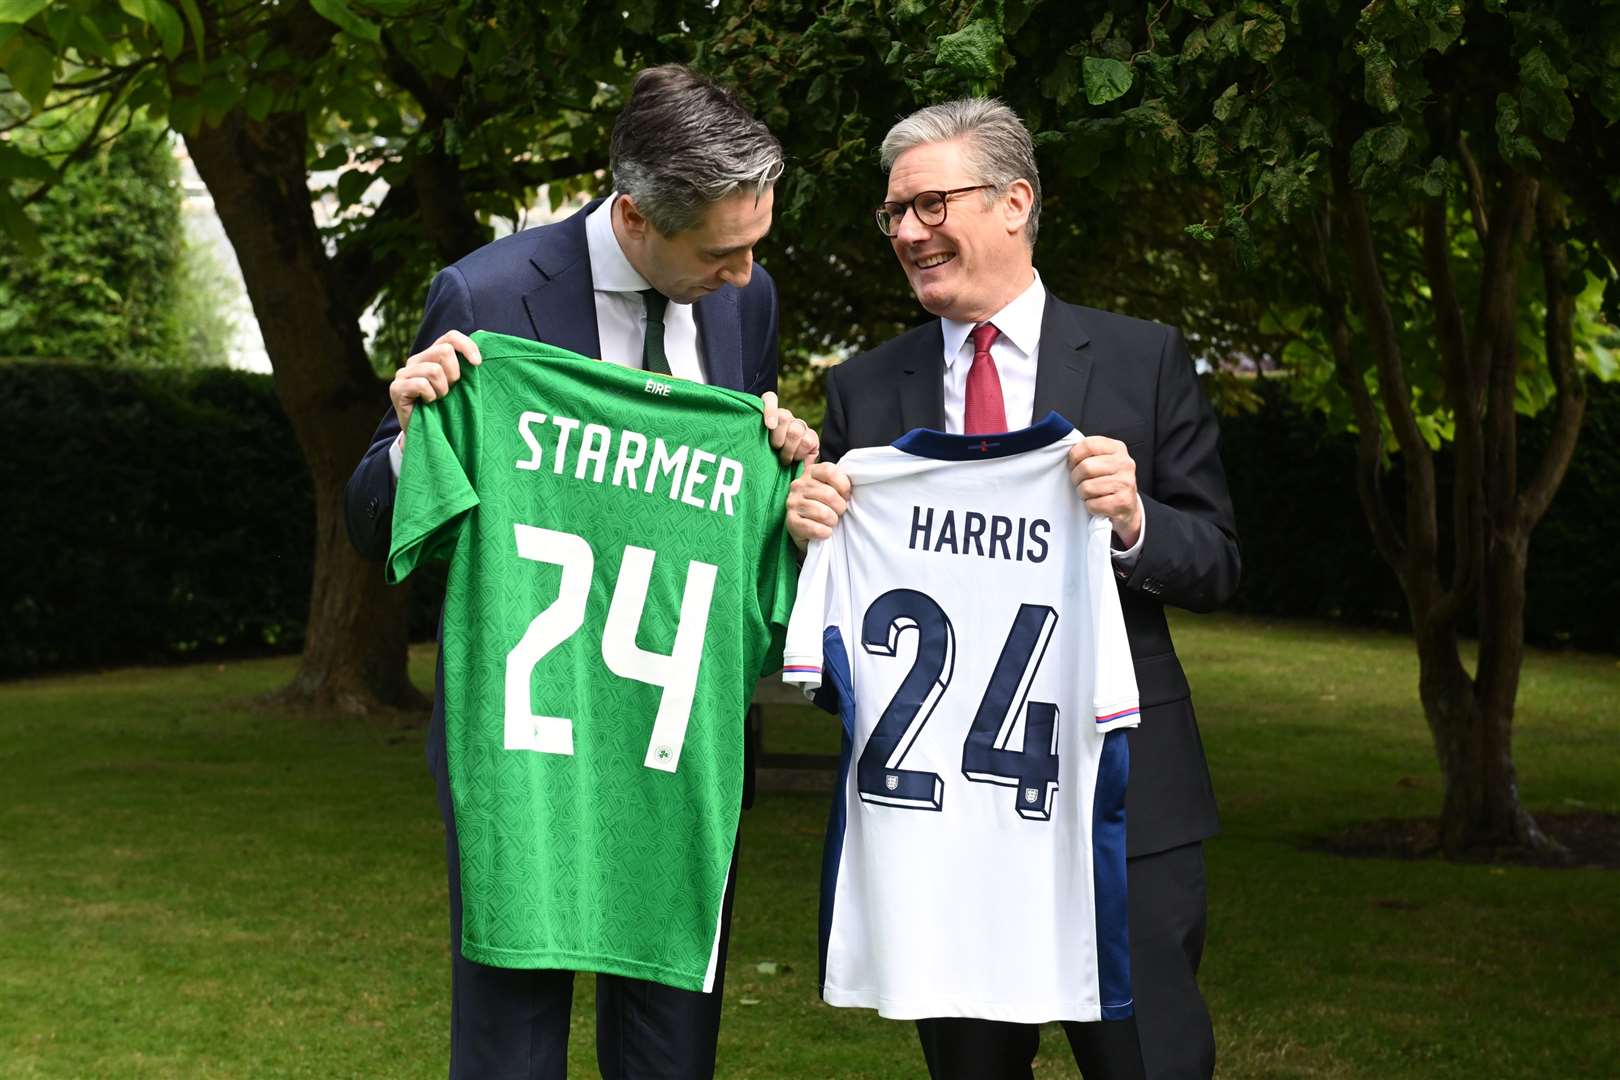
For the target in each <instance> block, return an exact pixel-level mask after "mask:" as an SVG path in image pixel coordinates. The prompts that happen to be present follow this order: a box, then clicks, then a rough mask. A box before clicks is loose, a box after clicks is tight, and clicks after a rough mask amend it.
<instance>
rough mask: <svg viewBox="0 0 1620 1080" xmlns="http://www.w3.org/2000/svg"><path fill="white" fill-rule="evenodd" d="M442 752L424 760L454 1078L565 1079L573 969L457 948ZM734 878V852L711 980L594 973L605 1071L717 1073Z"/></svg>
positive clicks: (693, 1079) (457, 864)
mask: <svg viewBox="0 0 1620 1080" xmlns="http://www.w3.org/2000/svg"><path fill="white" fill-rule="evenodd" d="M443 760H444V759H443V756H442V754H441V755H440V756H439V757H438V758H437V760H435V758H434V756H433V755H432V754H430V755H429V761H430V764H431V766H432V769H433V774H434V776H433V779H434V782H435V785H436V786H437V788H438V792H439V812H440V814H441V816H442V817H443V819H444V839H445V862H446V864H447V866H448V868H449V874H450V1080H564V1078H565V1077H566V1076H567V1073H568V1069H567V1063H568V1024H569V1017H570V1014H571V1012H572V1010H573V995H574V973H573V972H572V971H557V970H530V969H521V970H520V969H513V968H498V967H490V966H489V965H487V964H478V963H474V962H473V961H471V960H468V959H466V958H465V957H463V956H462V955H461V854H460V849H459V848H458V847H457V843H456V825H455V815H454V814H453V813H451V810H450V802H449V799H450V785H449V779H448V776H447V775H445V772H444V767H443V765H442V762H443ZM736 886H737V855H736V853H735V851H734V852H733V854H732V858H731V871H730V874H729V875H728V876H727V878H726V895H725V902H724V905H723V907H722V908H721V914H720V953H719V956H718V958H717V960H716V965H717V966H716V968H715V974H714V990H713V992H711V993H707V994H705V993H702V992H699V991H694V990H681V989H677V988H676V987H673V986H664V985H663V984H661V983H655V982H648V981H646V980H643V979H630V978H626V977H624V976H622V975H597V976H596V1061H597V1066H598V1067H599V1068H600V1070H601V1073H602V1076H603V1077H604V1080H706V1078H708V1077H712V1076H713V1075H714V1047H715V1040H716V1039H717V1038H718V1037H719V1035H720V1000H721V994H722V991H723V990H724V987H725V974H726V945H727V943H728V941H729V939H730V936H731V905H732V899H733V897H734V895H735V892H736Z"/></svg>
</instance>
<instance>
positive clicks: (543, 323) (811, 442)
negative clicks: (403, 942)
mask: <svg viewBox="0 0 1620 1080" xmlns="http://www.w3.org/2000/svg"><path fill="white" fill-rule="evenodd" d="M782 166H783V158H782V148H781V146H780V145H779V144H778V143H777V141H776V139H775V138H774V137H773V136H772V135H771V133H770V132H769V131H768V130H767V129H766V127H765V125H764V124H762V123H760V122H759V121H758V120H755V119H754V118H753V117H752V116H750V115H749V114H748V112H747V111H746V110H745V109H744V108H743V107H742V105H741V104H740V103H739V102H738V101H737V99H736V98H735V97H734V96H733V95H732V94H731V93H730V92H729V91H727V90H725V89H724V88H722V87H719V86H717V85H715V84H714V83H712V82H710V81H709V80H707V79H704V78H702V77H701V76H699V75H697V74H695V73H693V72H691V71H689V70H687V69H686V68H683V67H680V66H677V65H668V66H664V67H656V68H649V69H647V70H645V71H643V72H641V73H640V74H639V75H638V76H637V77H636V79H635V83H634V85H633V87H632V90H631V94H630V99H629V101H628V103H627V104H626V105H625V107H624V109H623V111H622V112H621V113H620V114H619V117H618V120H617V122H616V123H615V124H614V128H613V136H612V144H611V156H610V167H611V169H612V171H613V178H614V191H613V193H612V194H610V195H609V196H608V197H606V198H601V199H597V200H595V201H594V202H591V203H589V204H588V205H587V206H585V207H584V209H582V210H580V211H579V212H578V213H576V214H574V215H573V216H572V217H570V218H568V219H566V220H564V221H561V222H558V223H556V224H552V225H545V226H541V227H539V228H535V229H529V230H526V231H524V232H520V233H517V234H515V235H512V236H508V237H505V238H504V239H501V240H497V241H495V242H494V243H491V244H487V245H485V246H484V247H482V248H479V249H478V250H477V251H474V252H473V253H472V254H470V255H468V256H466V257H465V258H463V259H461V260H460V261H459V262H457V263H455V264H454V265H453V266H449V267H447V268H445V269H444V270H441V271H440V272H439V274H438V276H437V277H435V278H434V279H433V285H432V287H431V289H429V291H428V298H427V307H426V311H425V312H424V314H423V317H422V324H421V328H420V330H419V331H418V333H417V337H416V345H415V348H414V350H413V353H412V355H411V357H410V358H409V359H408V360H406V361H405V363H404V365H403V366H402V367H400V369H399V371H398V372H397V373H396V374H395V376H394V380H393V382H392V384H391V385H390V386H389V398H390V400H391V402H392V404H393V409H392V410H391V411H390V412H389V413H388V415H387V416H385V417H384V418H383V422H382V424H381V426H380V427H378V429H377V432H376V434H375V435H374V436H373V438H372V442H371V448H370V449H369V450H368V451H367V453H366V455H365V457H364V459H363V460H362V461H361V462H360V465H359V466H358V467H357V468H356V470H355V472H354V475H353V477H352V478H351V479H350V481H349V485H348V490H347V493H346V496H347V498H346V504H345V509H346V516H347V520H348V527H349V535H350V537H351V539H352V540H353V542H354V544H355V546H356V547H357V548H358V549H359V550H360V551H361V553H362V554H365V555H367V556H369V557H371V558H376V559H382V558H384V557H386V555H387V553H388V549H389V542H390V529H391V522H392V518H393V507H394V489H395V480H396V478H397V477H398V475H399V468H400V460H401V456H400V455H401V447H402V445H403V441H404V439H405V437H406V434H407V431H408V426H409V424H410V421H411V414H412V411H413V409H414V407H415V406H416V404H417V403H418V402H429V401H434V400H436V399H438V398H440V397H442V396H444V395H445V394H448V393H452V392H454V387H455V385H456V382H457V380H458V379H459V377H460V373H461V365H462V364H463V363H467V364H478V363H480V362H481V359H482V358H481V357H480V356H479V354H478V348H477V346H476V345H475V344H474V342H473V341H472V340H471V339H470V338H469V337H468V336H467V335H468V334H470V333H471V332H473V331H474V330H490V331H495V332H497V333H502V334H510V335H514V336H518V337H526V338H532V339H534V340H537V341H543V342H546V343H548V344H551V345H557V346H560V347H562V348H565V349H569V350H572V351H573V352H576V353H580V354H583V355H585V356H591V357H600V358H601V359H603V360H605V361H608V362H611V363H615V364H621V365H624V366H626V367H631V368H645V369H647V370H649V371H657V372H662V373H665V374H673V375H676V376H679V377H682V378H687V379H694V380H697V381H700V382H706V383H711V384H715V385H720V386H726V387H730V388H732V389H735V390H744V391H747V392H748V393H750V394H754V395H757V396H760V397H762V398H763V399H764V401H765V405H766V408H765V426H766V427H767V428H769V429H770V432H771V434H770V439H771V444H772V445H773V446H774V447H775V448H776V450H777V452H778V454H779V455H780V456H781V458H782V460H783V461H792V460H795V459H798V458H802V457H804V456H805V455H807V454H808V453H810V452H811V451H813V450H814V449H815V445H816V436H815V433H814V432H811V431H808V430H807V429H806V427H805V425H804V423H803V422H802V421H800V420H796V419H795V418H794V417H793V415H792V414H791V413H789V412H788V411H787V410H785V409H781V408H778V407H777V402H776V394H775V389H776V366H777V343H776V335H777V297H776V287H775V285H774V284H773V283H772V281H771V278H770V276H769V275H768V274H766V273H765V271H764V270H763V269H761V268H758V267H755V266H754V254H753V250H754V245H755V244H757V243H759V241H760V240H761V239H762V238H763V237H764V236H765V234H766V232H767V231H768V230H769V229H770V226H771V207H772V200H773V185H774V184H775V182H776V179H777V177H778V176H780V175H781V172H782ZM443 689H444V669H443V666H442V663H441V665H440V668H439V671H438V675H437V686H436V692H435V695H434V704H433V719H432V722H431V725H430V727H429V730H428V745H427V756H428V764H429V767H430V769H431V771H432V773H433V777H434V780H435V784H436V787H437V789H438V799H439V811H440V814H441V816H442V817H443V819H444V826H445V852H446V857H447V859H448V863H449V879H450V952H451V1007H450V1075H451V1077H453V1078H454V1077H488V1076H501V1077H524V1078H532V1080H541V1078H545V1080H552V1078H556V1080H561V1078H562V1077H563V1076H564V1075H566V1054H567V1049H568V1027H569V1012H570V1002H571V996H572V993H573V972H572V971H556V970H517V969H505V968H497V967H490V966H486V965H483V964H479V963H475V962H473V961H471V960H468V959H466V958H465V957H464V956H463V955H462V952H461V940H462V934H461V921H462V902H461V900H462V898H461V875H460V851H459V848H458V844H457V834H456V821H455V815H454V812H453V807H452V802H451V798H450V781H449V775H448V767H447V761H446V751H445V727H444V694H443ZM738 723H739V724H741V723H742V717H738ZM744 767H745V770H747V775H748V776H749V777H750V778H751V775H752V773H751V768H752V767H751V763H749V764H745V766H744ZM751 787H752V785H751V784H749V783H747V782H745V787H744V791H745V795H744V801H745V802H746V801H747V800H748V796H747V794H746V792H747V791H749V790H751ZM735 881H736V860H735V857H733V861H732V867H731V877H730V880H729V881H728V882H727V887H726V894H725V901H724V906H723V908H722V912H721V925H720V937H719V945H718V957H717V961H716V965H717V966H716V976H715V980H714V988H713V991H712V992H711V993H708V994H704V993H698V992H694V991H689V990H681V989H676V988H673V987H669V986H664V985H662V984H659V983H654V982H646V981H642V980H637V979H630V978H626V977H622V976H616V975H599V976H598V977H597V991H596V1012H597V1061H598V1064H599V1065H600V1067H601V1071H602V1075H603V1076H604V1077H621V1078H628V1077H647V1076H660V1077H707V1076H710V1075H712V1074H713V1072H714V1049H715V1040H716V1037H717V1036H718V1033H719V1028H720V1001H721V991H722V988H723V986H724V971H725V949H726V940H727V935H728V930H729V926H730V919H731V901H732V895H733V890H734V887H735Z"/></svg>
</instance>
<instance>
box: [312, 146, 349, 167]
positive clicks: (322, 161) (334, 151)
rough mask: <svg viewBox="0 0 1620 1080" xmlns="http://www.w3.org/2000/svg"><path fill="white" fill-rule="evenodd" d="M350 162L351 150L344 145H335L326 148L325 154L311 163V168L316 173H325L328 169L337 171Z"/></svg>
mask: <svg viewBox="0 0 1620 1080" xmlns="http://www.w3.org/2000/svg"><path fill="white" fill-rule="evenodd" d="M348 160H349V148H348V147H347V146H346V145H344V144H343V143H333V144H332V145H331V146H328V147H327V148H326V152H325V153H323V154H322V155H321V156H320V157H318V158H316V159H315V160H314V161H312V162H310V166H309V167H310V168H311V169H313V170H315V171H316V172H324V171H326V170H327V169H336V168H338V167H340V166H342V165H344V164H346V163H347V162H348Z"/></svg>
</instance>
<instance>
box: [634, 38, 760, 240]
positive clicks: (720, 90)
mask: <svg viewBox="0 0 1620 1080" xmlns="http://www.w3.org/2000/svg"><path fill="white" fill-rule="evenodd" d="M783 165H784V161H783V157H782V144H781V143H779V142H777V141H776V137H775V136H774V135H772V134H771V133H770V130H769V129H768V128H766V126H765V125H764V124H763V123H761V122H760V121H758V120H756V119H754V117H753V116H752V115H750V114H749V112H748V110H747V109H745V108H743V106H742V103H741V102H739V101H738V100H737V98H736V95H734V94H733V93H732V92H731V91H730V90H727V89H725V88H724V87H722V86H718V85H716V84H715V83H713V82H710V81H709V80H708V79H705V78H704V77H703V76H701V75H698V74H697V73H695V72H693V71H691V70H689V69H688V68H685V67H682V66H681V65H679V64H664V65H663V66H661V67H653V68H647V69H646V70H645V71H643V72H641V73H640V74H639V75H637V76H636V81H635V83H634V84H633V85H632V87H631V89H630V100H629V101H628V102H627V103H626V104H625V106H624V108H623V109H622V110H621V111H620V113H619V117H618V119H617V120H616V121H614V124H613V138H612V141H611V143H610V144H609V150H608V167H609V168H610V169H612V170H613V187H614V190H615V191H617V192H619V193H620V194H621V195H628V196H630V197H631V198H633V199H635V201H636V206H637V207H639V208H640V210H641V212H642V213H643V214H645V215H646V216H647V220H648V221H650V222H651V223H652V226H653V228H655V229H657V230H658V231H659V232H660V233H662V234H663V235H665V236H670V235H673V234H675V233H678V232H684V231H685V230H687V229H692V228H695V227H697V225H698V224H699V223H700V222H702V220H703V215H704V214H705V213H706V212H707V211H708V208H709V205H710V204H711V203H715V202H718V201H719V200H721V199H723V198H725V197H726V196H728V195H731V194H732V193H734V192H737V191H743V190H749V189H752V191H753V192H754V198H755V199H760V198H763V197H764V195H765V192H766V191H768V190H769V189H770V187H771V185H772V184H774V183H776V180H777V178H778V177H779V176H781V175H782V168H783Z"/></svg>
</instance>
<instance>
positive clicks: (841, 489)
mask: <svg viewBox="0 0 1620 1080" xmlns="http://www.w3.org/2000/svg"><path fill="white" fill-rule="evenodd" d="M816 479H817V480H820V481H821V482H822V483H824V484H827V485H829V486H830V487H831V488H832V489H833V490H834V491H836V492H838V494H840V495H842V496H844V497H845V498H846V499H847V498H849V493H850V489H851V488H852V486H853V485H852V484H850V482H849V474H848V473H846V472H845V471H844V470H843V469H840V468H839V467H838V466H837V465H826V464H823V466H822V475H820V476H817V477H816Z"/></svg>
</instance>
